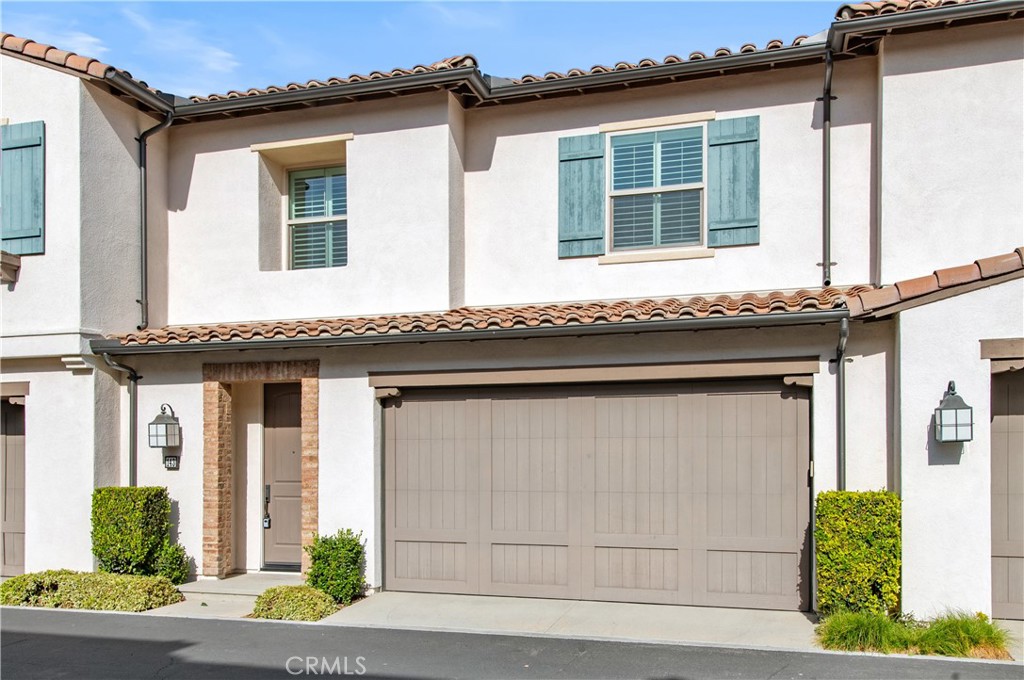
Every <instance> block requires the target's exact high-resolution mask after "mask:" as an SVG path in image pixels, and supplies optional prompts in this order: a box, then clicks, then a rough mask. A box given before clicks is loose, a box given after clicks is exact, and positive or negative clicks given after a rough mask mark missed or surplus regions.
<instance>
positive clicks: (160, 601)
mask: <svg viewBox="0 0 1024 680" xmlns="http://www.w3.org/2000/svg"><path fill="white" fill-rule="evenodd" d="M182 599H183V598H182V595H181V593H179V592H178V590H177V589H176V588H175V587H174V585H173V584H172V583H171V582H170V581H169V580H167V579H166V578H164V577H162V576H127V575H122V574H102V573H99V574H93V573H81V572H76V571H69V570H67V569H60V570H54V571H39V572H33V573H29V574H22V575H20V576H14V577H12V578H9V579H7V580H6V581H4V582H3V583H0V604H3V605H6V606H10V607H50V608H58V609H98V610H103V611H120V612H142V611H146V610H147V609H153V608H155V607H164V606H166V605H169V604H174V603H175V602H181V600H182Z"/></svg>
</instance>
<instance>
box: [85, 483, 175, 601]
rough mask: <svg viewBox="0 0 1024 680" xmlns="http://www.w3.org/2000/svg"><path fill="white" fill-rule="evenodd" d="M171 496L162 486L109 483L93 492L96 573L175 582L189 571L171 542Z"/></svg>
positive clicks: (93, 551)
mask: <svg viewBox="0 0 1024 680" xmlns="http://www.w3.org/2000/svg"><path fill="white" fill-rule="evenodd" d="M170 515H171V499H170V497H168V495H167V489H166V488H164V487H162V486H140V487H130V486H108V487H103V488H100V489H96V490H95V491H94V492H93V494H92V553H93V555H95V556H96V560H97V562H98V563H99V569H100V571H105V572H109V573H112V574H135V575H142V576H153V575H156V574H161V575H163V576H166V577H167V578H169V579H170V580H171V582H172V583H174V584H180V583H184V582H185V581H186V580H187V579H188V574H189V558H188V555H187V554H185V549H184V548H183V547H181V546H180V545H176V544H174V543H172V542H171V540H170V531H171V523H170V521H169V519H170Z"/></svg>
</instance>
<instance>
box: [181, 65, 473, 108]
mask: <svg viewBox="0 0 1024 680" xmlns="http://www.w3.org/2000/svg"><path fill="white" fill-rule="evenodd" d="M456 68H478V66H477V61H476V58H475V57H474V56H473V55H471V54H463V55H460V56H456V57H449V58H448V59H443V60H441V61H438V62H435V63H433V64H430V65H428V66H424V65H423V64H418V65H416V66H413V67H412V68H394V69H391V70H390V71H373V72H372V73H369V74H367V75H359V74H352V75H350V76H349V77H347V78H337V77H334V78H328V79H326V80H309V81H306V82H305V83H288V84H287V85H270V86H268V87H265V88H262V89H260V88H250V89H248V90H244V91H243V90H231V91H230V92H225V93H224V94H210V95H206V96H205V97H190V100H191V101H193V102H197V103H198V102H215V101H223V100H226V99H239V98H242V97H256V96H259V95H264V94H273V93H275V92H289V91H292V90H311V89H315V88H318V87H331V86H334V85H347V84H350V83H362V82H367V81H371V80H380V79H382V78H397V77H400V76H410V75H415V74H417V73H434V72H437V71H449V70H451V69H456Z"/></svg>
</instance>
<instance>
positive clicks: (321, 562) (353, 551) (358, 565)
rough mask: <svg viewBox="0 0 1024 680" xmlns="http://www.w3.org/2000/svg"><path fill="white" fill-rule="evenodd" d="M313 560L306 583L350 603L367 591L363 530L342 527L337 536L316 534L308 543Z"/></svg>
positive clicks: (335, 599) (307, 550) (341, 601)
mask: <svg viewBox="0 0 1024 680" xmlns="http://www.w3.org/2000/svg"><path fill="white" fill-rule="evenodd" d="M306 552H307V553H309V557H310V560H311V564H310V567H309V571H308V572H307V573H306V583H307V584H309V585H311V586H313V587H314V588H316V589H317V590H322V591H323V592H325V593H327V594H328V595H330V596H331V597H333V598H334V601H335V602H339V603H341V604H350V603H351V602H352V600H354V599H355V598H357V597H362V595H363V593H364V592H365V591H366V580H365V579H364V578H363V570H364V568H365V564H366V562H365V558H364V550H363V533H362V532H359V533H358V534H357V533H355V532H354V531H352V530H351V529H342V530H341V531H339V532H338V533H336V534H334V535H333V536H316V537H314V538H313V544H312V545H307V546H306Z"/></svg>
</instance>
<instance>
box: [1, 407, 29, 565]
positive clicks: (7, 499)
mask: <svg viewBox="0 0 1024 680" xmlns="http://www.w3.org/2000/svg"><path fill="white" fill-rule="evenodd" d="M0 457H2V461H0V474H2V475H3V480H2V484H0V488H2V489H3V493H4V497H3V499H2V500H0V505H2V506H3V545H2V546H0V547H2V550H3V561H2V562H0V576H15V575H17V574H21V573H24V571H25V407H24V406H21V405H18V404H12V403H10V402H9V401H8V400H7V399H4V400H3V401H2V402H0Z"/></svg>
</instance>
